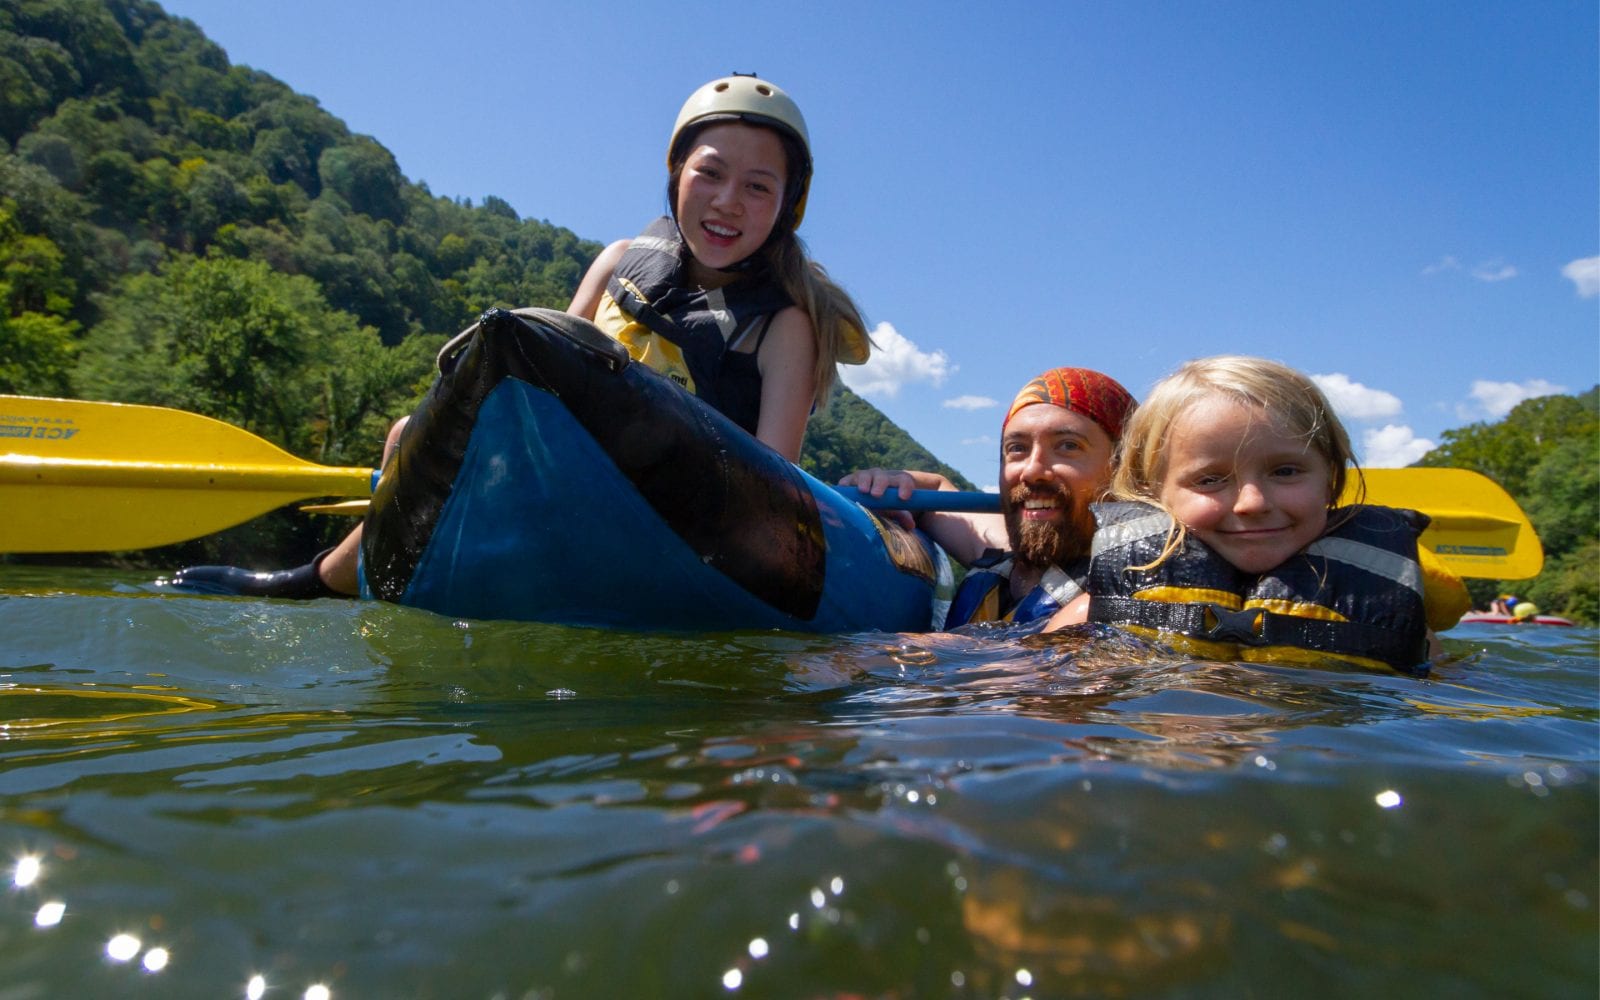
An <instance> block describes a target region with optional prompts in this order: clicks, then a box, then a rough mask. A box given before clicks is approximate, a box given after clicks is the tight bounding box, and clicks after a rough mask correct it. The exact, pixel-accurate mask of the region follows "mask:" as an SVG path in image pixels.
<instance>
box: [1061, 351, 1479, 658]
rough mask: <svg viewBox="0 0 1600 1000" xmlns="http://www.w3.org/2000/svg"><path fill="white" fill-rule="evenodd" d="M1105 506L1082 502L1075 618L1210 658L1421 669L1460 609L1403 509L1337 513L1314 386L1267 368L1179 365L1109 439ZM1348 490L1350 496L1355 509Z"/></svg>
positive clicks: (1340, 445)
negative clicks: (1087, 511) (1116, 449)
mask: <svg viewBox="0 0 1600 1000" xmlns="http://www.w3.org/2000/svg"><path fill="white" fill-rule="evenodd" d="M1118 457H1119V463H1118V466H1117V470H1116V473H1115V474H1114V476H1113V478H1112V483H1111V493H1112V496H1113V497H1114V498H1115V501H1116V502H1110V503H1103V504H1097V505H1095V507H1094V517H1095V520H1096V529H1095V534H1094V543H1093V548H1092V552H1091V556H1090V560H1089V572H1088V588H1087V589H1088V593H1087V594H1085V595H1083V596H1082V597H1079V598H1077V599H1074V600H1073V601H1072V602H1070V603H1069V604H1067V605H1066V607H1064V608H1063V609H1062V610H1061V611H1060V612H1058V613H1057V614H1056V615H1055V616H1054V617H1053V618H1052V619H1051V620H1050V622H1049V624H1048V625H1047V626H1046V630H1047V631H1048V630H1050V629H1055V628H1060V627H1062V626H1064V625H1070V624H1076V623H1079V622H1083V621H1092V622H1103V623H1106V624H1110V625H1116V626H1121V627H1127V628H1129V629H1130V630H1132V631H1136V632H1141V633H1144V634H1154V635H1159V636H1160V637H1161V638H1162V640H1163V641H1169V642H1171V643H1172V644H1173V645H1174V646H1176V647H1177V648H1178V649H1180V650H1181V651H1183V652H1185V653H1189V654H1192V655H1197V656H1203V657H1206V658H1214V659H1227V660H1246V661H1279V662H1303V663H1318V662H1325V661H1327V660H1329V659H1333V660H1338V661H1343V662H1346V663H1351V664H1355V665H1358V666H1362V667H1367V668H1380V669H1383V668H1392V669H1394V670H1398V671H1401V672H1405V673H1419V674H1420V673H1425V672H1426V670H1427V660H1428V658H1429V656H1430V653H1432V652H1434V649H1433V645H1434V643H1433V632H1436V631H1441V630H1443V629H1446V628H1449V627H1450V626H1452V625H1454V624H1455V623H1456V621H1457V620H1458V619H1460V617H1461V615H1462V614H1463V613H1465V612H1466V611H1467V610H1468V608H1470V607H1471V600H1470V598H1469V597H1468V596H1467V591H1466V587H1465V586H1464V585H1463V584H1462V583H1461V581H1460V579H1458V578H1457V577H1456V576H1455V575H1454V574H1453V573H1451V572H1450V571H1449V570H1447V569H1445V568H1444V567H1443V566H1441V565H1439V564H1438V563H1437V562H1436V561H1435V559H1434V557H1433V555H1432V554H1431V553H1429V552H1428V551H1427V550H1426V549H1425V548H1422V547H1421V546H1419V545H1418V544H1417V537H1418V535H1419V534H1420V533H1421V531H1422V529H1423V528H1424V527H1425V526H1426V523H1427V519H1426V518H1425V517H1424V516H1423V515H1421V514H1418V513H1416V512H1415V511H1409V510H1396V509H1393V508H1389V507H1377V506H1371V505H1365V504H1361V503H1359V502H1358V503H1356V504H1353V505H1350V506H1336V505H1337V504H1338V502H1339V498H1340V496H1341V495H1342V494H1343V493H1344V489H1345V482H1346V479H1347V478H1348V477H1350V476H1352V475H1353V476H1355V477H1356V482H1357V483H1359V482H1360V475H1361V471H1360V469H1359V468H1357V467H1356V465H1355V461H1354V456H1353V454H1352V452H1351V448H1350V439H1349V436H1348V435H1347V434H1346V432H1345V429H1344V427H1343V426H1342V425H1341V424H1340V423H1339V420H1338V418H1337V417H1336V416H1335V415H1334V413H1333V408H1332V407H1331V406H1330V405H1329V404H1328V400H1327V398H1326V397H1325V396H1323V394H1322V391H1321V390H1320V389H1318V388H1317V386H1316V384H1315V383H1314V382H1312V381H1311V380H1310V379H1309V378H1307V377H1306V376H1304V375H1302V374H1300V373H1299V372H1296V371H1294V370H1293V369H1290V368H1286V367H1284V366H1283V365H1280V364H1277V363H1276V362H1272V361H1267V360H1264V359H1261V358H1248V357H1237V356H1226V357H1214V358H1205V359H1202V360H1199V361H1191V362H1189V363H1188V364H1185V365H1184V366H1183V367H1182V368H1180V369H1179V370H1178V371H1177V372H1176V373H1175V374H1173V375H1171V376H1169V377H1168V378H1166V379H1164V380H1162V381H1161V382H1159V383H1158V384H1157V385H1156V387H1155V388H1154V389H1152V390H1151V392H1150V396H1149V398H1148V399H1146V400H1145V402H1144V405H1142V406H1141V407H1140V408H1139V409H1138V411H1137V412H1136V413H1135V414H1134V415H1133V417H1132V419H1131V420H1129V422H1128V427H1127V429H1126V430H1125V431H1124V433H1123V438H1122V449H1121V451H1120V453H1119V456H1118ZM1362 492H1363V491H1359V490H1358V492H1357V496H1358V499H1359V497H1360V496H1361V495H1362Z"/></svg>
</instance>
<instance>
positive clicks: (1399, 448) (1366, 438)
mask: <svg viewBox="0 0 1600 1000" xmlns="http://www.w3.org/2000/svg"><path fill="white" fill-rule="evenodd" d="M1433 448H1434V444H1433V442H1432V441H1429V440H1428V439H1427V438H1419V437H1417V433H1416V431H1413V430H1412V429H1411V428H1410V427H1407V426H1406V425H1405V424H1384V425H1383V426H1382V427H1381V428H1378V429H1376V430H1372V429H1369V430H1366V431H1363V432H1362V434H1361V452H1362V454H1363V455H1364V456H1365V461H1363V462H1362V464H1363V465H1365V466H1366V467H1367V468H1369V469H1400V468H1404V467H1405V466H1408V465H1410V464H1411V463H1412V462H1415V461H1416V460H1417V459H1419V458H1421V457H1422V456H1424V455H1426V454H1427V453H1428V452H1430V451H1432V450H1433Z"/></svg>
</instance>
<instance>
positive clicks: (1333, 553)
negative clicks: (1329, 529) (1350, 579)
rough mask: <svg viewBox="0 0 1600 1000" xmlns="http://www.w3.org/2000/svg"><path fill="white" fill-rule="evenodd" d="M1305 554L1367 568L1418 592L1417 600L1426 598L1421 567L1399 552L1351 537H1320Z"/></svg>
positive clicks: (1368, 570)
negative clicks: (1424, 596) (1422, 597)
mask: <svg viewBox="0 0 1600 1000" xmlns="http://www.w3.org/2000/svg"><path fill="white" fill-rule="evenodd" d="M1306 554H1308V555H1314V556H1325V557H1327V558H1329V559H1332V560H1334V561H1335V562H1342V563H1344V564H1345V565H1347V566H1354V567H1356V568H1357V569H1364V570H1366V571H1367V572H1368V573H1372V574H1375V575H1377V576H1381V577H1383V578H1384V579H1386V580H1393V581H1394V582H1395V583H1398V584H1400V585H1401V586H1403V587H1407V588H1409V589H1410V590H1412V591H1415V592H1416V595H1417V596H1418V597H1421V596H1423V593H1422V567H1421V566H1419V565H1417V562H1416V560H1414V559H1407V558H1406V557H1405V556H1402V555H1399V554H1398V553H1395V552H1390V551H1388V550H1386V549H1380V548H1378V547H1377V546H1375V545H1368V544H1367V543H1365V542H1357V541H1352V540H1351V539H1348V538H1319V539H1317V540H1316V541H1314V542H1312V543H1311V544H1310V545H1308V546H1306Z"/></svg>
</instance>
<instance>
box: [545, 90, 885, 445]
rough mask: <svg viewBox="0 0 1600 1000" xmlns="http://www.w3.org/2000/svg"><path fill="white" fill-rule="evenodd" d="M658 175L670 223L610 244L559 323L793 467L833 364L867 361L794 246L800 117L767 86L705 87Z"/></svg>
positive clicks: (834, 301) (839, 308)
mask: <svg viewBox="0 0 1600 1000" xmlns="http://www.w3.org/2000/svg"><path fill="white" fill-rule="evenodd" d="M667 171H668V174H667V202H668V206H669V208H670V211H671V214H670V215H669V216H663V217H662V218H660V219H658V220H656V221H655V222H654V223H652V224H651V225H650V227H649V228H648V229H646V230H645V231H644V233H643V234H641V235H640V236H638V237H636V238H634V239H632V240H619V241H618V242H616V243H613V244H611V245H610V246H608V247H607V248H606V249H605V250H604V251H603V252H602V253H601V254H600V256H599V257H598V258H596V260H595V262H594V264H593V265H592V266H591V267H590V268H589V272H588V273H587V274H586V275H585V276H584V278H583V282H582V283H581V284H580V285H579V287H578V292H577V294H576V295H575V296H574V297H573V300H572V304H571V305H570V306H569V307H568V309H567V311H568V312H571V313H573V314H575V315H579V316H583V317H584V318H586V319H591V320H594V321H595V322H596V323H597V324H598V325H599V326H600V328H601V329H603V330H605V331H606V332H607V333H609V334H611V335H612V336H613V337H615V338H617V339H618V340H619V341H621V342H622V343H623V344H624V345H626V346H627V347H628V350H629V352H630V353H631V354H632V355H633V357H634V358H635V360H638V361H641V362H644V363H646V364H649V365H651V366H652V367H654V368H656V369H657V370H659V371H661V372H662V373H663V374H665V375H667V376H668V377H669V378H671V379H673V380H674V381H676V382H678V383H679V384H680V385H683V386H684V387H685V388H687V389H689V390H691V391H692V392H694V393H695V394H696V395H699V396H700V397H701V398H702V399H704V400H705V401H706V402H708V403H710V404H711V405H712V406H715V407H716V408H717V409H719V410H721V411H722V412H723V413H724V414H725V415H727V416H728V417H729V418H730V419H732V420H733V421H734V422H735V423H737V424H739V425H740V426H742V427H744V428H745V429H746V430H748V431H749V432H750V433H752V434H754V435H755V436H756V437H757V438H758V439H760V440H761V441H762V442H764V443H765V444H767V445H768V446H770V447H771V448H773V449H774V450H776V451H778V452H779V453H781V454H783V455H784V456H785V457H787V458H788V459H789V460H791V461H795V460H797V459H798V458H799V457H800V444H801V441H802V440H803V438H804V437H805V427H806V420H807V417H808V416H809V414H810V412H811V409H812V407H813V405H814V404H815V403H816V402H818V401H819V400H821V399H824V398H826V396H827V393H828V390H829V388H830V387H831V386H832V384H833V381H834V378H835V372H836V366H837V365H838V364H839V363H840V362H843V363H846V364H860V363H862V362H864V361H865V360H866V359H867V353H868V350H869V343H868V340H867V334H866V329H865V324H864V323H863V321H862V319H861V314H860V312H859V311H858V310H857V308H856V306H855V303H853V302H852V301H851V300H850V297H849V296H848V295H847V294H845V292H844V291H843V290H842V289H841V288H839V286H838V285H835V284H834V283H833V282H832V281H831V280H829V279H828V276H827V274H826V272H824V271H823V269H822V267H821V266H820V265H818V264H816V263H815V262H813V261H811V260H810V259H809V258H808V257H807V255H806V252H805V248H804V247H803V246H802V245H801V243H800V240H799V237H797V236H796V235H795V229H796V227H798V226H799V225H800V220H801V219H802V218H803V217H804V215H805V206H806V195H807V193H808V191H809V189H810V185H811V148H810V139H809V136H808V134H807V131H806V124H805V119H804V118H803V117H801V114H800V109H799V108H798V107H797V106H796V105H795V103H794V101H793V100H791V99H790V98H789V95H787V94H785V93H784V92H783V91H782V90H781V89H779V88H778V87H776V86H774V85H772V84H771V83H768V82H767V81H765V80H761V79H759V78H757V77H754V76H729V77H724V78H722V79H720V80H713V81H711V82H710V83H708V84H706V85H705V86H703V87H701V88H700V89H699V90H696V91H695V92H694V93H693V94H691V95H690V97H689V100H688V101H687V102H685V103H684V105H683V110H682V111H680V112H679V114H678V119H677V122H676V123H675V124H674V125H673V129H672V137H671V140H670V141H669V142H668V144H667Z"/></svg>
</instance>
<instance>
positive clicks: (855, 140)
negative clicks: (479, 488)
mask: <svg viewBox="0 0 1600 1000" xmlns="http://www.w3.org/2000/svg"><path fill="white" fill-rule="evenodd" d="M165 6H166V8H167V10H168V11H169V12H171V13H173V14H177V15H180V16H184V17H188V18H190V19H191V20H193V21H195V22H196V23H197V24H198V25H199V26H200V27H201V29H202V30H204V31H205V32H206V34H207V35H208V36H209V37H210V38H211V39H212V40H213V41H215V42H217V43H218V44H220V45H221V46H222V47H223V48H224V49H226V50H227V52H228V54H229V57H230V58H231V59H232V61H234V62H235V63H243V64H246V65H249V66H253V67H255V68H257V69H261V70H264V71H266V72H268V73H270V74H272V75H273V76H275V77H277V78H278V79H280V80H283V81H284V82H285V83H287V84H288V85H290V86H291V87H293V88H294V89H296V90H298V91H300V92H302V93H305V94H309V95H311V96H314V97H316V98H317V99H318V100H319V101H320V102H321V103H322V105H323V107H325V108H326V109H327V110H328V111H330V112H332V113H333V114H335V115H337V116H339V117H340V118H342V119H344V120H345V122H346V123H347V124H348V125H349V126H350V128H351V129H352V130H354V131H356V132H360V133H365V134H368V135H371V136H373V137H374V138H376V139H377V140H378V141H379V142H381V143H383V144H384V145H385V146H386V147H388V148H389V149H390V150H391V151H393V153H394V154H395V157H396V159H397V160H398V161H399V164H400V168H401V170H402V171H403V172H404V173H405V174H406V176H407V177H408V178H410V179H411V180H414V181H420V182H423V183H425V184H427V185H428V187H429V188H430V189H431V190H432V191H433V192H434V193H435V194H440V195H448V196H451V197H460V198H471V199H473V201H474V202H477V201H481V200H482V199H483V198H484V197H485V196H487V195H491V194H492V195H497V196H499V197H501V198H504V199H505V200H506V201H508V202H509V203H510V204H511V205H512V206H513V207H514V208H515V209H516V210H517V211H518V212H519V213H521V214H522V215H524V216H526V217H533V218H539V219H545V220H548V221H550V222H552V223H555V224H557V225H561V226H565V227H567V228H569V229H572V230H573V231H574V232H576V233H577V234H578V235H580V236H583V237H586V238H589V239H594V240H598V241H601V242H609V241H611V240H614V239H618V238H621V237H625V236H632V235H634V234H635V233H637V232H638V231H639V230H640V229H642V228H643V227H644V225H645V223H646V222H648V221H649V220H650V219H651V218H653V217H654V216H656V215H657V214H659V213H660V212H661V211H662V209H663V205H664V203H663V194H662V187H663V180H664V176H663V175H664V166H663V163H662V160H663V156H664V147H665V144H666V140H667V134H668V132H669V131H670V129H671V124H672V121H673V118H674V116H675V115H676V114H677V110H678V107H679V105H680V104H681V103H682V102H683V100H684V98H685V97H687V96H688V94H689V92H690V91H692V90H693V89H694V88H695V87H696V86H698V85H699V84H701V83H703V82H705V81H706V80H709V79H712V78H714V77H717V76H722V75H724V74H726V73H728V72H730V71H735V70H737V71H740V72H748V71H757V72H759V73H760V74H761V75H762V76H764V77H766V78H768V79H770V80H772V81H773V82H775V83H777V84H778V85H779V86H782V87H784V88H785V89H786V90H788V91H789V93H790V94H791V95H792V96H793V97H794V98H795V99H796V100H797V101H798V102H799V104H800V106H801V108H802V109H803V110H804V112H805V114H806V118H807V122H808V124H809V126H810V131H811V136H812V143H813V147H814V153H815V157H816V161H817V174H816V180H815V182H814V184H813V187H812V194H811V199H810V204H809V207H808V209H807V214H806V221H805V224H804V226H803V227H802V229H801V235H802V236H803V237H804V238H805V239H806V241H807V243H808V245H809V246H810V248H811V251H812V253H813V255H814V256H815V257H816V258H817V259H818V260H820V261H821V262H823V263H824V264H825V265H826V266H827V267H828V269H829V271H830V273H832V274H833V275H834V277H835V278H837V279H838V280H839V281H840V282H841V283H842V284H843V285H845V287H847V288H848V289H849V290H850V291H851V293H852V294H853V295H854V296H855V297H856V298H857V300H858V301H859V302H860V304H861V305H862V307H863V308H864V310H865V311H866V313H867V315H868V318H869V322H870V323H871V324H872V325H874V326H875V327H876V328H877V329H876V333H875V338H876V339H877V340H878V341H879V344H880V346H881V347H882V348H883V350H882V351H880V353H879V354H878V356H877V357H876V359H875V360H874V362H873V363H872V364H870V365H869V366H867V367H865V368H863V369H846V370H845V381H846V383H847V384H849V385H851V386H852V387H853V388H855V389H856V390H857V391H859V392H861V393H862V394H863V395H865V396H866V397H867V398H868V399H870V400H872V402H873V403H875V404H876V405H877V406H878V407H879V408H880V409H882V410H883V411H884V412H885V413H887V414H888V415H889V417H890V418H891V419H893V420H894V421H895V422H896V423H898V424H900V425H901V426H902V427H904V428H906V429H907V430H908V431H910V432H911V434H912V435H913V436H915V437H916V438H917V439H918V440H919V441H921V442H922V443H923V444H925V445H926V446H928V447H929V448H930V449H932V450H933V451H934V452H935V453H936V454H938V455H939V457H940V458H942V459H944V460H945V461H947V462H949V463H951V464H952V465H954V466H956V467H957V468H959V469H961V470H962V471H963V472H964V473H965V474H966V475H967V476H968V477H970V478H971V479H972V480H973V481H974V482H977V483H979V484H981V485H992V484H993V483H994V482H995V479H996V461H997V440H996V439H997V431H998V428H999V422H1000V419H1001V417H1002V415H1003V413H1004V404H1005V403H1007V402H1009V400H1010V398H1011V396H1012V394H1013V393H1014V392H1015V390H1016V389H1017V388H1018V387H1019V386H1020V385H1021V384H1022V383H1023V382H1025V381H1027V380H1028V379H1029V378H1031V377H1033V376H1034V375H1036V374H1037V373H1038V372H1039V371H1041V370H1043V369H1045V368H1048V367H1051V366H1054V365H1059V364H1072V365H1084V366H1088V367H1093V368H1099V369H1101V370H1103V371H1105V372H1107V373H1109V374H1111V375H1114V376H1116V377H1117V378H1118V379H1120V380H1121V381H1122V382H1123V383H1124V384H1126V385H1127V386H1128V388H1129V389H1130V390H1132V391H1133V393H1134V394H1135V395H1136V396H1140V397H1142V396H1143V395H1144V393H1145V392H1146V391H1147V390H1148V389H1149V387H1150V385H1151V384H1152V383H1153V382H1155V381H1156V380H1157V379H1159V378H1160V377H1161V376H1162V375H1164V374H1166V373H1167V372H1169V371H1170V370H1171V369H1172V368H1173V367H1175V366H1176V365H1177V364H1179V363H1180V362H1182V361H1184V360H1185V359H1188V358H1192V357H1200V356H1204V355H1208V354H1219V353H1245V354H1260V355H1265V356H1268V357H1272V358H1276V359H1278V360H1281V361H1283V362H1286V363H1288V364H1290V365H1293V366H1295V367H1297V368H1300V369H1302V370H1304V371H1306V372H1309V373H1311V374H1313V375H1316V376H1318V377H1319V381H1320V382H1322V384H1323V385H1324V387H1325V388H1326V389H1328V390H1329V392H1330V394H1331V395H1332V396H1333V398H1334V400H1335V405H1336V407H1338V408H1339V409H1340V411H1341V413H1342V415H1343V416H1344V417H1345V419H1346V422H1347V424H1348V425H1349V427H1350V430H1351V433H1352V437H1353V438H1354V439H1355V440H1356V442H1357V445H1358V450H1359V451H1360V452H1361V453H1362V457H1363V460H1364V461H1366V462H1367V463H1368V464H1372V465H1396V464H1405V463H1407V462H1409V461H1411V460H1413V459H1414V458H1416V457H1417V455H1419V454H1420V453H1421V452H1422V451H1426V450H1427V447H1428V446H1429V444H1430V443H1433V442H1437V441H1438V438H1439V434H1440V432H1441V431H1443V430H1446V429H1448V428H1451V427H1457V426H1461V425H1462V424H1464V423H1467V422H1470V421H1473V420H1483V419H1493V418H1495V417H1498V416H1500V415H1502V414H1504V413H1505V412H1506V411H1507V410H1509V409H1510V407H1511V406H1512V405H1514V404H1515V403H1516V402H1518V401H1520V400H1521V399H1523V398H1526V397H1528V396H1532V395H1544V394H1547V393H1549V392H1560V391H1569V392H1579V391H1583V390H1585V389H1587V388H1589V387H1590V386H1591V385H1593V384H1595V382H1596V381H1597V379H1600V311H1597V305H1600V297H1597V292H1600V257H1597V254H1600V69H1597V48H1600V43H1597V39H1600V26H1597V8H1596V4H1595V3H1594V2H1593V0H1572V2H1566V0H1529V2H1522V3H1510V2H1479V0H1459V2H1450V0H1437V2H1404V0H1399V2H1393V0H1391V2H1378V0H1350V2H1337V3H1335V2H1328V3H1309V2H1284V3H1269V2H1260V0H1239V2H1228V0H1223V2H1176V0H1173V2H1167V3H1154V2H1138V0H1131V2H1115V3H1114V2H1110V0H1106V2H1098V0H1097V2H1066V0H1063V2H1048V3H1028V4H1023V3H1007V2H1003V0H1001V2H995V3H988V4H974V3H970V2H967V3H946V2H938V0H924V2H921V3H873V2H864V0H855V2H848V3H835V2H831V0H821V2H804V3H801V2H789V3H773V4H761V3H722V2H716V0H710V2H701V3H696V4H682V3H671V4H669V3H664V2H657V0H650V2H641V3H627V4H623V3H611V2H607V0H584V2H581V3H576V2H570V0H567V2H561V3H544V2H519V3H513V2H509V0H505V2H499V3H492V2H486V0H457V2H454V3H449V4H442V3H422V2H418V0H384V2H376V0H371V2H369V0H337V2H328V0H315V2H313V0H274V2H273V3H270V4H269V3H265V2H245V0H171V2H168V3H166V4H165ZM470 318H471V317H465V316H464V317H462V322H463V324H465V323H466V322H468V321H469V320H470Z"/></svg>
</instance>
